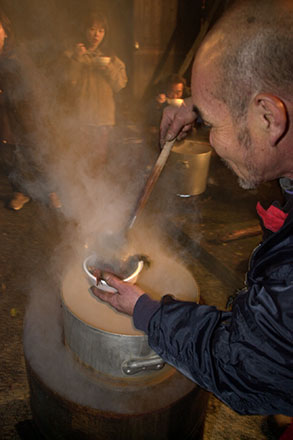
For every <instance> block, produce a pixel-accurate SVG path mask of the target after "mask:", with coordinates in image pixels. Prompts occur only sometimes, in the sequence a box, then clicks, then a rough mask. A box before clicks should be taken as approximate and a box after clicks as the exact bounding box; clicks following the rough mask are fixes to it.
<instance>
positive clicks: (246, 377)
mask: <svg viewBox="0 0 293 440" xmlns="http://www.w3.org/2000/svg"><path fill="white" fill-rule="evenodd" d="M133 318H134V324H135V326H136V327H137V328H139V329H141V330H144V331H145V332H146V333H148V340H149V345H150V346H151V347H152V349H153V350H154V351H156V352H157V353H158V354H159V355H160V356H161V357H162V358H163V359H164V360H165V361H166V362H167V363H169V364H171V365H173V366H174V367H175V368H177V369H178V370H179V371H180V372H182V373H183V374H184V375H186V376H187V377H189V378H190V379H191V380H193V381H194V382H196V383H197V384H198V385H200V386H201V387H203V388H205V389H207V390H208V391H211V392H212V393H214V394H215V395H216V396H217V397H218V398H219V399H221V400H222V401H223V402H225V403H226V404H227V405H229V406H230V407H231V408H232V409H234V410H235V411H237V412H239V413H241V414H278V413H281V414H285V415H288V416H293V336H292V335H293V209H291V210H290V212H289V215H288V217H287V219H286V222H285V224H284V225H283V227H281V229H280V230H279V231H278V232H276V233H274V234H272V235H270V237H269V238H267V239H266V240H265V241H263V243H262V244H261V245H260V246H259V247H258V248H257V249H256V250H255V251H254V253H253V255H252V258H251V260H250V268H249V270H248V273H247V280H246V288H245V289H243V290H242V291H241V292H240V293H239V294H238V295H237V297H236V299H235V301H234V303H233V307H232V311H231V312H226V311H220V310H217V309H216V308H215V307H212V306H205V305H198V304H195V303H192V302H182V301H176V300H174V299H172V298H171V297H170V296H166V297H164V298H163V299H162V301H161V303H158V302H157V301H153V300H151V299H150V298H149V297H148V296H147V295H143V296H142V297H140V299H139V300H138V302H137V304H136V306H135V311H134V317H133Z"/></svg>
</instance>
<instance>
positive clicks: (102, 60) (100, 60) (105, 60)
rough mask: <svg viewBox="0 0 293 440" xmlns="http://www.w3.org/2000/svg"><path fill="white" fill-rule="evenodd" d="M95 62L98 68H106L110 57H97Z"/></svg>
mask: <svg viewBox="0 0 293 440" xmlns="http://www.w3.org/2000/svg"><path fill="white" fill-rule="evenodd" d="M97 61H98V64H99V65H100V66H108V64H109V63H110V61H111V57H98V58H97Z"/></svg>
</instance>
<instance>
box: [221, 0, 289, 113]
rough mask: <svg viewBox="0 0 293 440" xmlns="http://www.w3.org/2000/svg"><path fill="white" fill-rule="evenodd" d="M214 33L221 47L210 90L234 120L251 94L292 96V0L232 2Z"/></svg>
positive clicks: (244, 0) (243, 111) (243, 109)
mask: <svg viewBox="0 0 293 440" xmlns="http://www.w3.org/2000/svg"><path fill="white" fill-rule="evenodd" d="M215 31H218V32H219V35H221V40H222V42H221V43H219V44H220V45H223V46H222V47H224V48H225V49H224V50H223V51H221V52H222V53H223V56H222V57H221V59H220V61H219V66H218V67H219V82H218V84H217V85H216V91H215V94H216V97H217V98H218V99H220V100H222V101H224V102H225V103H226V104H227V105H228V107H229V108H230V110H231V111H232V112H233V114H234V117H235V118H236V119H239V118H241V117H242V116H243V115H244V114H245V113H246V109H247V105H248V103H249V101H250V99H251V97H252V95H253V94H255V93H261V92H267V93H275V94H277V95H278V96H280V97H284V99H285V98H286V99H289V100H290V99H292V97H293V35H292V33H293V0H241V1H240V2H235V3H234V4H233V6H231V8H230V9H229V10H228V11H227V12H226V14H225V16H223V17H222V18H221V19H220V20H219V22H218V24H217V25H216V26H215ZM225 39H229V42H228V41H227V40H226V41H225Z"/></svg>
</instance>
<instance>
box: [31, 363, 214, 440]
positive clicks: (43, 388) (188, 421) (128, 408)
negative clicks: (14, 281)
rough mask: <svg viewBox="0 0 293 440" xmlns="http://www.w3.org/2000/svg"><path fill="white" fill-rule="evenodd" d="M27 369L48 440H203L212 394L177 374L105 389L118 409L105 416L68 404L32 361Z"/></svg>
mask: <svg viewBox="0 0 293 440" xmlns="http://www.w3.org/2000/svg"><path fill="white" fill-rule="evenodd" d="M26 367H27V376H28V381H29V387H30V402H31V410H32V414H33V421H34V423H35V425H36V426H37V428H38V430H39V431H40V433H41V434H42V435H43V436H44V438H45V439H47V440H74V439H76V440H169V439H171V440H173V439H174V440H175V439H176V440H178V439H182V440H184V439H186V440H187V439H194V440H200V439H202V436H203V428H204V418H205V412H206V406H207V402H208V393H206V392H205V391H203V390H202V389H200V388H199V387H197V386H196V385H195V384H193V383H192V382H190V381H189V380H188V379H186V378H185V377H184V376H182V375H181V374H180V373H178V372H176V371H173V374H172V375H170V376H169V377H167V378H166V380H163V381H162V382H159V383H156V382H154V383H153V384H148V385H147V386H137V387H136V388H135V387H134V388H133V387H124V389H121V388H119V387H116V385H114V384H110V383H107V384H105V383H104V384H102V386H103V387H104V388H106V389H107V390H106V391H107V392H106V395H107V396H108V397H107V398H108V399H111V400H112V406H113V410H112V411H111V410H110V411H103V410H99V409H97V408H91V407H89V406H83V405H80V404H78V403H75V402H73V401H71V400H68V399H66V398H65V397H64V396H63V395H62V394H61V393H58V392H56V391H53V390H52V389H50V387H49V386H48V385H47V384H46V383H45V381H44V380H42V379H41V378H40V377H39V376H38V374H37V373H36V372H35V371H34V369H33V368H32V366H31V365H30V363H29V362H28V361H27V362H26ZM100 385H101V384H100ZM93 386H96V382H93ZM97 389H98V388H97ZM101 389H102V387H101ZM100 392H101V391H100ZM101 399H105V393H102V392H101ZM117 399H119V400H120V401H121V399H122V400H123V402H124V403H125V405H124V412H123V413H119V412H117V411H116V410H115V406H116V403H115V401H116V400H117ZM101 406H102V404H101ZM135 407H136V408H137V409H136V410H135V409H134V408H135Z"/></svg>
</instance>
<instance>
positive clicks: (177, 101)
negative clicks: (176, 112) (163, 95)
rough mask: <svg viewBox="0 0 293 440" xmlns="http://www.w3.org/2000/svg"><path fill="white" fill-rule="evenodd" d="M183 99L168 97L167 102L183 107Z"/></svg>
mask: <svg viewBox="0 0 293 440" xmlns="http://www.w3.org/2000/svg"><path fill="white" fill-rule="evenodd" d="M183 101H184V100H183V99H180V98H167V102H168V104H169V105H174V106H175V107H181V105H182V104H183Z"/></svg>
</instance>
